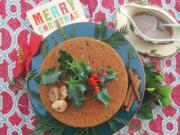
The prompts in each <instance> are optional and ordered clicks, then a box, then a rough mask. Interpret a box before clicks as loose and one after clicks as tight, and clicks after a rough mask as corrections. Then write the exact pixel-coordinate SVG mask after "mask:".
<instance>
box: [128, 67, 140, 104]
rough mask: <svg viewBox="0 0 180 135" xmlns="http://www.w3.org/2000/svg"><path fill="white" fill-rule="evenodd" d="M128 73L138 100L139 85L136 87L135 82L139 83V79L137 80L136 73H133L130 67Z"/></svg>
mask: <svg viewBox="0 0 180 135" xmlns="http://www.w3.org/2000/svg"><path fill="white" fill-rule="evenodd" d="M128 73H129V77H130V80H131V83H132V86H133V90H134V93H135V95H136V97H137V99H138V101H140V100H141V98H140V95H139V87H137V82H138V83H139V81H140V80H139V78H138V77H136V75H135V74H134V73H133V70H132V69H131V68H130V69H128ZM136 78H137V80H136ZM136 81H137V82H136Z"/></svg>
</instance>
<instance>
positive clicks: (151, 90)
mask: <svg viewBox="0 0 180 135" xmlns="http://www.w3.org/2000/svg"><path fill="white" fill-rule="evenodd" d="M146 90H147V91H149V92H153V91H154V90H155V88H146Z"/></svg>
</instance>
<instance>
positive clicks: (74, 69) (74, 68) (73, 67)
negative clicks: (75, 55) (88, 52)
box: [68, 60, 93, 80]
mask: <svg viewBox="0 0 180 135" xmlns="http://www.w3.org/2000/svg"><path fill="white" fill-rule="evenodd" d="M68 70H69V72H70V73H72V74H71V75H72V76H73V77H74V78H77V79H81V80H86V79H87V78H88V76H89V75H90V74H91V73H92V71H93V69H92V68H91V67H90V66H88V65H87V64H86V63H85V62H84V61H82V60H76V61H73V62H72V63H69V68H68Z"/></svg>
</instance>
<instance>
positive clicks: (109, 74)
mask: <svg viewBox="0 0 180 135" xmlns="http://www.w3.org/2000/svg"><path fill="white" fill-rule="evenodd" d="M102 72H106V73H107V76H101V77H100V79H101V81H102V83H103V84H104V83H106V82H107V81H112V80H114V79H115V78H116V75H115V72H114V71H113V70H109V71H102ZM102 72H101V73H102ZM101 73H100V74H101Z"/></svg>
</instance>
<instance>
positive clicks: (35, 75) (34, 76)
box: [26, 70, 39, 80]
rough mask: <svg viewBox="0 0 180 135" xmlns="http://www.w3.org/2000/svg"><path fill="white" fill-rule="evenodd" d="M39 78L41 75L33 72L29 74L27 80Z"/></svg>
mask: <svg viewBox="0 0 180 135" xmlns="http://www.w3.org/2000/svg"><path fill="white" fill-rule="evenodd" d="M38 76H39V74H38V73H37V71H36V70H31V71H29V72H28V73H27V75H26V78H27V80H31V79H33V78H36V77H38Z"/></svg>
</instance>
